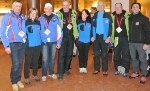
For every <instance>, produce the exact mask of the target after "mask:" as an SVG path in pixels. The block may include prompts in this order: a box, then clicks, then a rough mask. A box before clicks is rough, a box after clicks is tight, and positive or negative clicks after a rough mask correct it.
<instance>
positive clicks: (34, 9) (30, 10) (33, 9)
mask: <svg viewBox="0 0 150 91" xmlns="http://www.w3.org/2000/svg"><path fill="white" fill-rule="evenodd" d="M32 11H36V18H38V10H37V9H36V8H30V9H29V12H28V19H29V18H30V13H31V12H32Z"/></svg>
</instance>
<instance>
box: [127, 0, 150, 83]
mask: <svg viewBox="0 0 150 91" xmlns="http://www.w3.org/2000/svg"><path fill="white" fill-rule="evenodd" d="M131 8H132V14H131V15H130V17H129V49H130V55H131V58H132V66H133V71H134V73H133V74H132V75H131V76H129V77H130V78H137V77H138V76H139V70H140V69H141V73H142V77H141V80H140V83H145V82H146V77H145V76H146V75H147V73H148V71H147V66H148V63H147V60H146V53H145V50H147V49H148V45H147V44H148V43H149V41H150V38H148V36H147V35H148V34H149V32H150V25H149V19H148V18H147V17H145V16H144V15H142V13H141V12H140V9H141V4H140V3H137V2H134V3H132V5H131ZM136 51H137V53H138V55H139V57H138V58H139V60H138V59H137V58H136ZM139 63H140V65H139ZM139 66H140V67H139ZM139 68H140V69H139Z"/></svg>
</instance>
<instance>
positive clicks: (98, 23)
mask: <svg viewBox="0 0 150 91" xmlns="http://www.w3.org/2000/svg"><path fill="white" fill-rule="evenodd" d="M104 8H105V4H104V2H98V5H97V10H98V11H97V12H95V14H94V16H93V18H92V32H91V41H92V42H93V51H94V69H95V71H94V72H93V74H98V73H99V72H100V51H99V50H100V49H101V52H102V71H103V75H104V76H107V75H108V73H107V70H108V55H107V44H108V43H109V42H110V37H109V36H110V34H111V33H110V31H111V17H110V15H109V14H107V13H105V10H104Z"/></svg>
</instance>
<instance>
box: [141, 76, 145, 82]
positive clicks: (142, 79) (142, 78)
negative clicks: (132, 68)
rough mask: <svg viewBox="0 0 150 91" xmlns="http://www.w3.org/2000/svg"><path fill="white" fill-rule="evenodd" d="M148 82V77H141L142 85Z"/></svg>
mask: <svg viewBox="0 0 150 91" xmlns="http://www.w3.org/2000/svg"><path fill="white" fill-rule="evenodd" d="M145 82H146V77H145V76H142V77H141V80H140V83H141V84H144V83H145Z"/></svg>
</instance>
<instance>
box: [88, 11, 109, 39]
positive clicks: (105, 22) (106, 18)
mask: <svg viewBox="0 0 150 91" xmlns="http://www.w3.org/2000/svg"><path fill="white" fill-rule="evenodd" d="M98 12H99V11H97V12H95V14H94V16H93V17H92V22H91V25H92V27H91V29H92V31H91V37H93V38H94V39H96V27H97V15H98ZM103 25H104V36H103V40H106V39H107V37H109V36H110V34H111V33H110V31H111V16H110V15H109V14H107V13H106V12H104V14H103Z"/></svg>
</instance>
